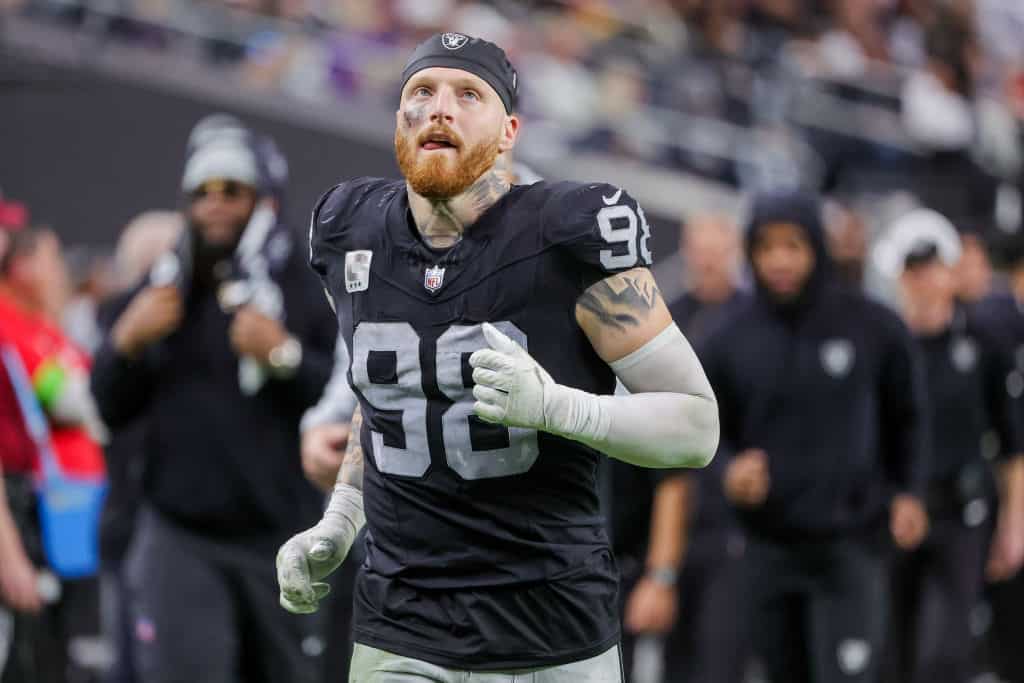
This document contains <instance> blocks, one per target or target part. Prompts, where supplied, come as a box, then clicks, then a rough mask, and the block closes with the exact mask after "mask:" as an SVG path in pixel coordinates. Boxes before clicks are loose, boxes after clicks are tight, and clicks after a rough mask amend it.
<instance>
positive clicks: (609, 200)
mask: <svg viewBox="0 0 1024 683" xmlns="http://www.w3.org/2000/svg"><path fill="white" fill-rule="evenodd" d="M621 196H622V188H619V191H618V192H616V193H615V194H613V195H612V196H611V197H605V196H604V195H601V200H602V201H604V203H605V204H607V205H608V206H611V205H612V204H618V203H619V197H621Z"/></svg>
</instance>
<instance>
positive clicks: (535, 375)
mask: <svg viewBox="0 0 1024 683" xmlns="http://www.w3.org/2000/svg"><path fill="white" fill-rule="evenodd" d="M483 333H484V339H486V340H487V343H488V345H490V347H491V348H489V349H481V350H479V351H476V352H474V353H473V355H471V356H470V357H469V364H470V365H471V366H473V382H474V383H475V384H476V386H475V387H473V397H474V398H475V399H476V403H475V404H473V410H474V412H475V413H476V414H477V416H478V417H479V418H480V419H482V420H486V421H488V422H498V423H501V424H504V425H509V426H512V427H526V428H529V429H545V430H547V429H548V428H549V426H550V425H549V423H548V420H547V419H546V417H545V414H544V401H545V398H546V397H545V393H546V392H551V391H553V390H554V389H556V388H557V387H558V385H557V384H555V381H554V380H553V379H551V375H549V374H548V373H547V371H545V370H544V368H542V367H541V366H540V364H539V363H537V361H535V360H534V359H533V357H532V356H530V354H528V353H527V352H526V349H524V348H523V347H522V346H520V345H519V344H517V343H516V342H514V341H513V340H511V339H509V338H508V336H506V335H505V334H504V333H502V332H501V331H500V330H498V329H497V328H496V327H494V326H493V325H491V324H490V323H484V325H483Z"/></svg>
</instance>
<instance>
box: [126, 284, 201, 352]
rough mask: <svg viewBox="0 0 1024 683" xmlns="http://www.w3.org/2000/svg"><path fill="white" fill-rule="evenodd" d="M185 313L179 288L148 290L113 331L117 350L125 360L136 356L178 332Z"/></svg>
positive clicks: (136, 299)
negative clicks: (156, 342) (124, 356)
mask: <svg viewBox="0 0 1024 683" xmlns="http://www.w3.org/2000/svg"><path fill="white" fill-rule="evenodd" d="M184 312H185V307H184V304H183V303H182V300H181V293H180V292H178V290H177V288H176V287H173V286H171V285H167V286H163V287H147V288H146V289H144V290H142V291H141V292H139V293H138V294H137V295H136V296H135V298H134V299H132V302H131V303H130V304H128V308H126V309H125V311H124V313H122V314H121V317H120V318H118V319H117V323H116V324H115V325H114V329H113V331H112V337H113V342H114V347H115V348H116V349H117V350H118V352H120V353H122V354H124V355H126V356H134V355H135V354H137V353H138V352H139V351H141V350H142V349H144V348H146V347H147V346H149V345H150V344H152V343H153V342H155V341H158V340H160V339H163V338H164V337H166V336H167V335H169V334H170V333H171V332H173V331H174V330H175V329H177V327H178V325H179V324H181V318H182V315H184Z"/></svg>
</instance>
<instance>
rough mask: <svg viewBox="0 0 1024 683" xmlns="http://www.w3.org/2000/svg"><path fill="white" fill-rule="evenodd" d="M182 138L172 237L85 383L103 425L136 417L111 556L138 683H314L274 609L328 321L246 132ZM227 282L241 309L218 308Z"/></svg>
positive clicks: (309, 497) (304, 627)
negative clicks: (132, 523) (121, 554)
mask: <svg viewBox="0 0 1024 683" xmlns="http://www.w3.org/2000/svg"><path fill="white" fill-rule="evenodd" d="M194 137H196V138H201V139H199V140H198V141H197V142H196V144H195V145H194V146H193V149H192V150H191V154H190V155H189V158H188V161H187V163H186V165H185V173H184V178H183V181H182V190H183V193H184V194H185V201H186V219H187V224H188V225H187V228H186V230H185V232H184V235H185V236H186V239H185V240H184V241H183V242H182V243H181V248H180V250H179V251H177V252H174V253H176V254H177V258H171V257H170V256H166V257H162V258H161V259H159V260H158V261H157V263H156V265H155V266H154V269H153V271H152V273H151V276H150V278H149V280H148V282H147V283H145V284H144V286H142V287H141V288H140V290H139V291H138V292H137V293H136V294H135V295H134V296H133V297H131V299H130V302H129V303H128V304H127V307H126V308H125V309H124V310H123V311H122V312H120V314H119V315H117V316H116V317H117V321H116V322H115V323H114V325H113V327H112V329H111V332H110V334H109V335H108V337H107V339H106V340H105V342H104V345H103V346H102V347H101V349H100V351H99V353H98V355H97V358H96V366H95V370H94V373H93V388H94V391H95V393H96V397H97V400H98V402H99V404H100V407H101V410H102V412H103V416H104V418H105V419H106V421H107V423H108V424H109V425H110V426H111V428H114V429H118V428H122V427H124V426H125V425H127V424H130V423H132V422H133V421H134V420H135V419H136V418H140V417H144V418H145V419H146V421H147V422H146V425H147V426H146V440H145V451H146V463H145V468H144V472H143V484H142V488H143V508H142V510H141V512H140V515H139V520H138V526H137V529H136V533H135V537H134V541H133V543H132V546H131V548H130V549H129V551H128V556H127V558H126V560H125V562H126V572H127V582H128V584H129V592H130V594H131V599H132V615H133V619H134V624H133V632H134V633H135V635H136V646H137V647H136V648H135V652H136V660H137V664H138V667H137V668H138V671H137V674H138V679H137V680H139V681H140V682H141V683H169V682H171V681H174V682H177V681H192V682H196V683H199V682H209V683H230V682H232V681H238V680H246V681H274V682H276V681H283V680H288V681H294V682H295V683H308V682H315V681H319V680H321V673H320V665H319V662H318V661H317V660H316V659H315V658H314V657H312V656H309V655H307V654H306V653H305V652H304V651H303V649H302V641H303V639H304V638H306V637H307V636H309V635H313V634H312V633H311V632H310V629H311V628H313V627H315V625H314V624H311V623H309V622H308V621H307V622H305V623H303V622H302V621H300V620H298V619H296V618H295V617H292V616H291V615H288V614H285V613H283V612H282V611H281V610H279V609H277V607H276V603H275V600H274V596H275V593H276V585H275V576H274V563H273V557H274V551H275V550H276V548H277V546H278V545H279V544H280V542H281V541H282V540H283V539H284V538H286V537H287V536H288V534H289V533H290V532H291V531H293V530H294V529H296V528H301V527H302V526H303V525H305V524H308V523H310V521H311V520H315V519H316V518H317V516H318V515H319V512H320V509H321V505H322V500H323V498H322V496H321V495H320V494H319V493H318V492H317V491H316V489H315V488H314V487H313V486H312V485H311V484H310V483H309V482H307V481H306V479H305V477H304V476H303V473H302V467H301V464H300V459H299V454H298V442H299V420H300V419H301V417H302V414H303V412H304V411H305V409H306V408H307V407H309V406H310V405H312V404H313V403H314V402H315V401H316V400H317V398H318V397H319V395H320V393H321V391H322V390H323V387H324V385H325V384H326V382H327V379H328V377H329V375H330V369H331V354H332V352H333V347H334V340H335V337H336V335H337V327H336V324H335V322H334V320H333V316H332V315H331V312H330V309H328V308H327V307H326V306H324V305H323V293H322V289H321V287H320V286H319V285H318V284H317V282H316V280H315V278H314V277H313V274H312V273H311V272H310V271H309V268H308V266H307V265H306V263H305V251H306V250H305V249H303V248H302V247H301V246H299V245H297V244H296V245H292V244H291V242H290V236H291V235H290V233H289V232H288V231H287V229H286V228H284V227H283V226H281V225H280V224H278V223H277V222H276V216H275V215H274V207H275V206H276V204H277V201H276V199H275V198H274V195H273V181H272V179H270V177H269V176H268V175H267V174H266V173H265V172H264V171H263V168H262V165H261V163H260V157H259V154H258V147H256V146H255V145H254V144H253V139H252V138H251V136H250V135H249V134H248V133H247V131H245V130H243V129H241V128H239V127H237V126H234V127H229V126H224V127H223V128H222V129H220V130H212V129H209V128H208V129H207V130H206V131H205V134H204V135H201V136H199V135H197V136H194ZM170 253H171V252H168V254H170ZM256 261H258V262H261V263H262V265H261V267H259V268H254V267H248V264H252V263H253V262H256ZM236 271H237V272H238V273H240V274H246V275H247V276H248V279H246V280H242V279H233V280H231V282H232V283H242V282H246V283H248V285H247V288H250V289H251V290H252V293H253V299H252V302H253V303H250V304H244V305H241V306H240V307H239V308H238V309H237V310H225V305H224V304H225V301H224V300H226V299H227V298H228V297H227V294H228V293H230V290H228V289H227V288H226V284H227V281H226V280H225V278H226V277H227V276H229V275H230V274H231V273H233V272H236ZM169 281H173V284H168V282H169ZM236 289H237V288H236ZM261 292H262V293H263V296H260V293H261ZM222 299H223V300H222ZM261 302H262V303H261ZM273 302H276V303H277V306H271V303H273ZM260 306H264V308H261V307H260ZM243 359H246V360H245V362H244V363H243ZM253 363H255V364H256V365H255V366H254V365H253ZM243 367H249V368H250V369H251V368H253V367H256V368H257V369H258V370H260V372H259V373H258V374H257V375H256V376H254V375H253V374H252V373H244V372H241V369H242V368H243ZM254 380H255V381H254Z"/></svg>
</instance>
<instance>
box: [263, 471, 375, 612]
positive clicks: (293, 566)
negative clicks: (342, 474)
mask: <svg viewBox="0 0 1024 683" xmlns="http://www.w3.org/2000/svg"><path fill="white" fill-rule="evenodd" d="M365 521H366V518H365V516H364V514H363V494H362V492H360V491H359V489H357V488H355V487H353V486H349V485H348V484H336V485H335V487H334V493H333V494H332V495H331V500H330V503H328V505H327V511H326V512H324V516H323V519H321V520H320V522H319V523H318V524H317V525H316V526H314V527H313V528H312V529H307V530H306V531H303V532H301V533H299V534H296V535H295V536H292V537H291V538H290V539H288V541H287V542H285V544H284V545H283V546H281V549H280V550H278V551H277V583H278V586H279V587H280V589H281V596H280V602H281V606H282V607H284V608H285V609H286V610H288V611H289V612H293V613H295V614H309V613H312V612H315V611H316V610H317V608H318V607H319V606H320V604H319V603H320V600H322V599H323V598H324V597H325V596H326V595H327V594H328V593H330V592H331V587H330V585H329V584H327V583H325V582H324V581H323V579H325V578H326V577H327V576H328V575H329V574H331V572H333V571H334V570H335V569H337V568H338V566H339V565H341V563H342V562H343V561H344V560H345V557H346V556H347V555H348V551H349V550H350V549H351V548H352V543H353V542H354V541H355V539H356V535H357V534H358V533H359V530H360V529H362V528H363V524H364V523H365Z"/></svg>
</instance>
